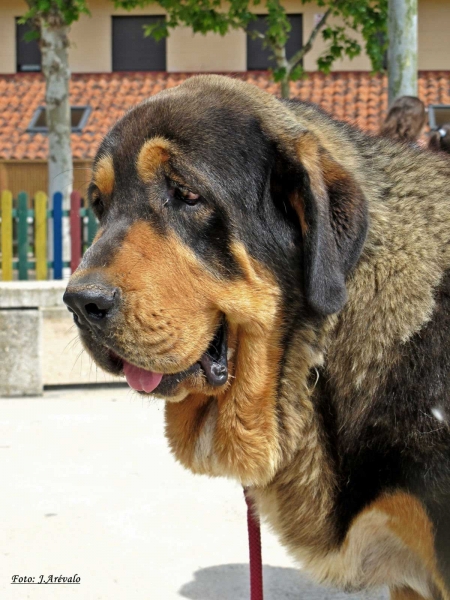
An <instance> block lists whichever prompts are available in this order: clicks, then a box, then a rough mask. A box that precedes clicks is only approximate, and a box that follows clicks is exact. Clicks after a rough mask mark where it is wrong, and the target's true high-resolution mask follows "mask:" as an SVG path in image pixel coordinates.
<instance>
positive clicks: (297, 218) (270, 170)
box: [66, 76, 450, 600]
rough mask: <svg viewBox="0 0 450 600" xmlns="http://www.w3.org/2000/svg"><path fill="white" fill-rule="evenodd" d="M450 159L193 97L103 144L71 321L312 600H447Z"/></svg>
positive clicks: (232, 90)
mask: <svg viewBox="0 0 450 600" xmlns="http://www.w3.org/2000/svg"><path fill="white" fill-rule="evenodd" d="M449 189H450V161H449V160H448V159H447V158H445V157H444V156H438V155H435V154H431V153H428V152H427V151H421V150H418V149H416V148H413V147H408V146H405V145H400V144H396V143H393V142H390V141H388V140H384V139H381V138H375V137H369V136H366V135H364V134H362V133H361V132H359V131H357V130H355V129H353V128H351V127H349V126H347V125H344V124H342V123H337V122H335V121H333V120H332V119H331V118H329V117H328V116H327V115H326V114H324V113H323V112H321V111H320V110H319V109H317V108H316V107H314V106H311V105H307V104H303V103H299V102H282V101H279V100H277V99H276V98H274V97H272V96H270V95H268V94H266V93H265V92H263V91H261V90H259V89H258V88H256V87H252V86H250V85H247V84H244V83H242V82H240V81H237V80H233V79H230V78H225V77H218V76H206V77H194V78H191V79H189V80H188V81H186V82H185V83H183V84H182V85H180V86H179V87H177V88H174V89H171V90H166V91H164V92H161V93H160V94H158V95H156V96H154V97H152V98H150V99H149V100H148V101H147V102H144V103H143V104H141V105H139V106H137V107H136V108H134V109H133V110H131V111H130V112H129V113H128V114H127V115H125V117H123V119H121V120H120V121H119V122H118V123H117V124H116V125H115V127H114V128H113V129H112V130H111V131H110V133H109V134H108V135H107V136H106V138H105V139H104V141H103V143H102V145H101V147H100V149H99V151H98V155H97V158H96V160H95V163H94V173H93V179H92V183H91V185H90V188H89V194H90V200H91V203H92V206H93V207H94V210H95V211H96V213H97V216H98V218H99V219H100V229H99V233H98V235H97V238H96V240H95V242H94V244H93V246H92V247H91V248H90V249H89V251H88V252H87V253H86V255H85V257H84V259H83V262H82V264H81V265H80V267H79V269H78V270H77V271H76V273H75V274H74V275H73V276H72V278H71V280H70V283H69V285H68V289H67V292H66V302H67V304H68V305H69V308H70V309H71V310H72V312H73V313H74V318H75V321H76V323H77V325H78V327H79V329H80V335H81V338H82V340H83V343H84V346H85V348H86V349H87V350H88V352H89V353H90V354H91V355H92V357H93V358H94V360H95V361H96V362H97V363H98V364H99V365H100V366H101V367H103V368H104V369H106V370H108V371H110V372H111V373H116V374H124V375H125V376H126V377H127V379H128V381H129V383H130V385H131V386H132V387H133V388H135V389H137V390H138V391H140V392H141V393H153V394H154V395H156V396H159V397H161V398H163V399H165V400H166V433H167V438H168V440H169V444H170V447H171V449H172V451H173V453H174V455H175V456H176V458H177V459H178V460H179V461H180V462H181V463H182V464H183V465H185V466H186V467H187V468H189V469H191V470H192V471H194V472H196V473H207V474H210V475H219V476H228V477H233V478H236V479H237V480H239V481H240V482H242V483H243V484H245V485H246V486H250V487H251V490H252V494H253V497H254V499H255V501H256V503H257V506H258V509H259V511H260V512H261V514H262V515H263V516H264V517H265V518H266V519H267V520H268V522H269V523H270V524H271V525H272V527H273V528H274V530H275V531H276V532H277V533H278V535H279V537H280V540H281V541H282V543H283V544H284V545H285V546H286V547H287V548H288V549H289V551H290V552H291V553H292V554H293V555H294V556H295V557H296V558H298V559H299V560H300V561H301V562H302V564H303V565H304V566H305V567H306V568H308V569H309V570H310V572H312V573H313V574H314V575H315V576H316V577H317V578H318V579H319V580H321V581H324V582H328V583H331V584H333V585H339V586H342V587H344V588H345V589H348V590H354V589H360V588H364V587H370V586H376V585H388V586H389V587H390V589H391V594H392V596H393V597H395V599H396V600H406V599H410V600H414V599H416V600H417V599H418V598H420V597H423V598H436V599H448V598H450V594H449V589H450V420H449V419H450V400H449V393H450V392H449V390H450V271H449V269H450V244H449V242H450V197H449V195H448V190H449Z"/></svg>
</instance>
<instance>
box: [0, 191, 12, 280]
mask: <svg viewBox="0 0 450 600" xmlns="http://www.w3.org/2000/svg"><path fill="white" fill-rule="evenodd" d="M1 205H2V206H1V208H2V212H1V214H2V279H3V281H12V278H13V221H12V208H13V197H12V193H11V192H10V191H8V190H5V191H3V192H2V196H1Z"/></svg>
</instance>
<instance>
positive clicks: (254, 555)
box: [244, 488, 263, 600]
mask: <svg viewBox="0 0 450 600" xmlns="http://www.w3.org/2000/svg"><path fill="white" fill-rule="evenodd" d="M244 496H245V502H246V503H247V527H248V546H249V550H250V600H263V570H262V555H261V528H260V525H259V518H258V515H257V514H256V509H255V506H254V504H253V502H252V500H251V498H250V496H249V494H248V490H247V488H244Z"/></svg>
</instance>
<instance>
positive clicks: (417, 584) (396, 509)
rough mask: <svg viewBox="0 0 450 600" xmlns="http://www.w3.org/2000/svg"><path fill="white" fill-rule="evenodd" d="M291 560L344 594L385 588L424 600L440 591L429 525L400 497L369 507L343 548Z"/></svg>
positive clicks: (412, 501)
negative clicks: (408, 591)
mask: <svg viewBox="0 0 450 600" xmlns="http://www.w3.org/2000/svg"><path fill="white" fill-rule="evenodd" d="M295 555H296V556H297V558H298V559H299V560H301V561H302V562H303V563H304V564H305V567H307V568H308V569H309V570H310V571H311V572H312V573H313V574H314V575H315V576H316V578H318V579H319V580H320V581H323V582H327V583H329V584H332V585H338V586H340V587H343V588H345V589H347V590H358V589H361V588H366V587H376V586H379V585H389V586H390V587H391V588H411V589H412V590H414V591H415V592H416V593H417V594H419V595H420V596H423V597H424V598H430V599H431V598H432V597H433V590H435V589H439V590H440V591H441V593H442V594H443V598H448V595H446V592H445V587H444V584H443V582H442V579H441V577H440V575H439V573H438V570H437V566H436V564H437V563H436V557H435V551H434V535H433V530H432V525H431V523H430V521H429V519H428V516H427V514H426V512H425V510H424V508H423V507H422V505H421V503H420V502H419V501H418V500H417V499H416V498H414V497H413V496H411V495H409V494H406V493H403V492H398V493H396V494H391V495H385V496H383V497H381V498H380V499H378V500H376V501H375V502H373V503H372V504H371V505H370V506H368V507H367V508H366V509H365V510H364V511H362V512H361V513H360V514H359V515H358V516H357V517H356V518H355V520H354V521H353V523H352V524H351V526H350V529H349V530H348V533H347V535H346V538H345V540H344V542H343V543H342V545H341V546H340V547H339V548H337V549H335V550H333V551H329V552H327V553H326V554H325V555H322V556H320V555H315V556H314V555H312V554H308V552H307V551H305V549H303V550H301V549H297V550H296V551H295Z"/></svg>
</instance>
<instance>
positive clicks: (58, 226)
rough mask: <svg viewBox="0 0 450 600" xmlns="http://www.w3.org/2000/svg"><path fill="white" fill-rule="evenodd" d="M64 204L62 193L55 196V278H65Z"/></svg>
mask: <svg viewBox="0 0 450 600" xmlns="http://www.w3.org/2000/svg"><path fill="white" fill-rule="evenodd" d="M62 202H63V196H62V194H61V192H56V193H55V194H54V195H53V278H54V279H62V276H63V247H62V217H63V210H62Z"/></svg>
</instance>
